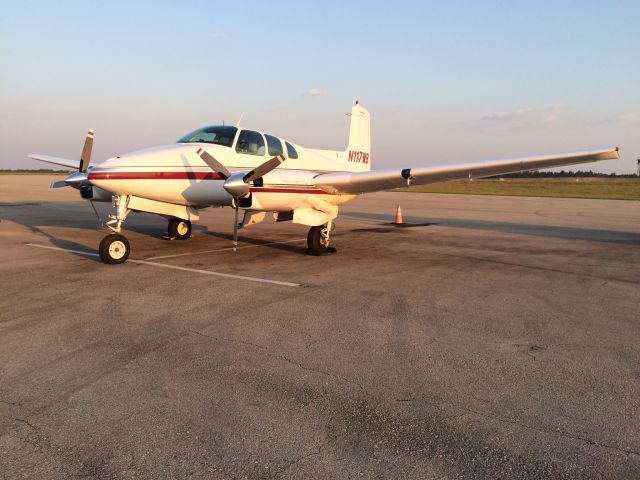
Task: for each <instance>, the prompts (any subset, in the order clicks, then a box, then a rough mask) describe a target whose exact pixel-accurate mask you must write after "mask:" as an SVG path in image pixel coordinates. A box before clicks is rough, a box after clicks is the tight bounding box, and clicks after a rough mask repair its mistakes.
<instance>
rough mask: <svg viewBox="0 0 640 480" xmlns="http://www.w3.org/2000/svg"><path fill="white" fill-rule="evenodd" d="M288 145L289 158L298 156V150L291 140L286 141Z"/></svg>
mask: <svg viewBox="0 0 640 480" xmlns="http://www.w3.org/2000/svg"><path fill="white" fill-rule="evenodd" d="M284 143H285V144H286V145H287V155H288V156H289V158H298V152H296V149H295V148H293V145H291V144H290V143H289V142H284Z"/></svg>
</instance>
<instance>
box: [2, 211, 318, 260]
mask: <svg viewBox="0 0 640 480" xmlns="http://www.w3.org/2000/svg"><path fill="white" fill-rule="evenodd" d="M95 205H96V208H97V209H98V213H99V214H100V216H101V217H102V219H103V220H105V219H107V218H108V217H107V215H108V213H110V212H111V208H110V206H107V204H104V205H101V204H98V203H96V204H95ZM109 205H110V204H109ZM0 220H8V221H11V222H14V223H17V224H19V225H22V226H24V227H26V228H28V229H29V230H31V231H32V232H34V233H36V234H41V235H43V236H45V237H46V238H47V239H48V240H49V241H50V242H51V244H52V245H53V246H56V247H58V248H64V249H68V250H80V251H86V252H89V253H91V250H90V249H87V246H86V245H83V244H80V243H75V242H73V241H70V240H65V239H62V238H58V237H56V236H55V235H52V234H51V233H49V232H47V231H45V230H43V228H47V227H64V228H72V229H79V230H92V229H94V228H95V229H96V230H98V231H100V232H102V233H103V234H104V235H107V234H108V233H109V231H108V230H107V229H106V228H104V227H99V225H98V219H97V218H96V217H95V214H94V213H93V211H92V210H91V206H90V205H88V204H87V205H84V204H82V203H78V202H51V201H39V202H0ZM192 229H193V231H194V232H198V233H199V234H201V235H209V236H211V237H215V238H221V239H225V240H228V241H229V246H231V242H232V240H233V235H232V234H231V233H222V232H215V231H211V230H209V229H208V227H206V226H205V225H199V224H194V225H193V227H192ZM127 231H129V232H135V233H138V234H142V235H148V236H150V237H154V238H162V236H163V235H166V233H167V224H166V220H165V219H164V218H162V217H159V216H157V215H153V214H144V213H142V214H141V213H138V212H136V213H135V214H134V215H132V216H131V217H130V218H129V219H128V220H127V223H126V229H125V231H124V233H125V234H126V232H127ZM241 232H242V231H241ZM238 240H239V241H241V242H243V243H248V244H252V245H262V246H264V247H265V248H272V249H276V250H282V251H286V252H292V253H306V247H300V246H297V245H293V244H288V243H274V241H273V240H268V239H258V238H250V237H244V236H243V235H242V234H240V235H239V236H238ZM96 249H97V245H96ZM93 252H95V250H94V251H93ZM74 255H77V256H80V257H83V258H88V259H91V260H95V261H100V260H99V259H98V257H93V256H89V255H82V254H80V253H74Z"/></svg>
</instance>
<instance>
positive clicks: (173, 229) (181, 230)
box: [168, 218, 191, 240]
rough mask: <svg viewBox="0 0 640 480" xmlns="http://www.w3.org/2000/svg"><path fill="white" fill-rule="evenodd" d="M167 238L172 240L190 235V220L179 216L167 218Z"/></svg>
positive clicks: (184, 238)
mask: <svg viewBox="0 0 640 480" xmlns="http://www.w3.org/2000/svg"><path fill="white" fill-rule="evenodd" d="M168 230H169V238H170V239H172V240H186V239H187V238H190V237H191V222H190V221H189V220H182V219H180V218H172V219H170V220H169V229H168Z"/></svg>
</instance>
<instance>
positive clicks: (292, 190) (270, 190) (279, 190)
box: [250, 187, 330, 195]
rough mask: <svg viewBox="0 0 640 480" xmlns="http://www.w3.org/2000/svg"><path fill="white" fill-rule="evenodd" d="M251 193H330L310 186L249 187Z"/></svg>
mask: <svg viewBox="0 0 640 480" xmlns="http://www.w3.org/2000/svg"><path fill="white" fill-rule="evenodd" d="M250 191H251V192H252V193H309V194H325V195H330V193H327V192H325V191H324V190H317V189H310V188H268V187H253V188H251V189H250Z"/></svg>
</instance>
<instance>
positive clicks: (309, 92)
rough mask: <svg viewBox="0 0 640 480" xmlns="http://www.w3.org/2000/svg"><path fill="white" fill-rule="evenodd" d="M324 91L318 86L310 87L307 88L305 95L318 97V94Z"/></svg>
mask: <svg viewBox="0 0 640 480" xmlns="http://www.w3.org/2000/svg"><path fill="white" fill-rule="evenodd" d="M323 93H324V92H323V91H322V90H320V89H318V88H310V89H309V90H307V93H306V96H307V97H319V96H320V95H322V94H323Z"/></svg>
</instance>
